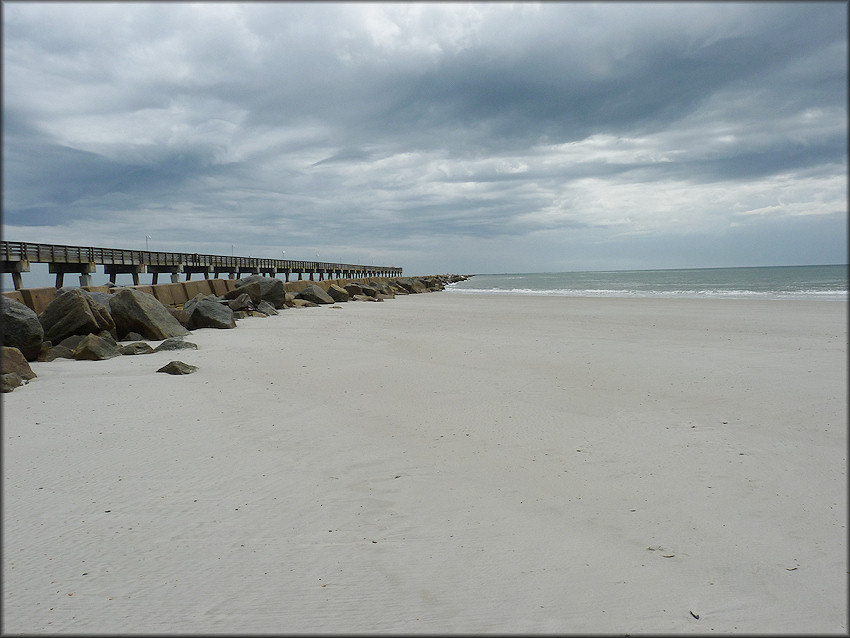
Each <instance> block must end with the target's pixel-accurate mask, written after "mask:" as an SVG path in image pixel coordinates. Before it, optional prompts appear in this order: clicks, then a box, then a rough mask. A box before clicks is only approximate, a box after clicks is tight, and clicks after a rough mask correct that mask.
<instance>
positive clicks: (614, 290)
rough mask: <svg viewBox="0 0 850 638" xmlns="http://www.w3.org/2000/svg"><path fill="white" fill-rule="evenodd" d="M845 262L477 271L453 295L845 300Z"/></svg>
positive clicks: (451, 288) (455, 287) (453, 288)
mask: <svg viewBox="0 0 850 638" xmlns="http://www.w3.org/2000/svg"><path fill="white" fill-rule="evenodd" d="M847 271H848V267H847V265H831V266H769V267H747V268H687V269H679V270H610V271H599V272H543V273H504V274H479V275H475V276H474V277H471V278H469V279H467V280H466V281H461V282H458V283H456V284H451V285H450V286H448V287H447V288H446V290H447V291H449V292H451V293H454V294H473V295H474V294H479V295H498V294H515V295H560V296H567V297H723V298H747V299H821V300H825V301H846V300H847Z"/></svg>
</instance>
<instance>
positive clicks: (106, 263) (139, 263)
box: [0, 241, 402, 290]
mask: <svg viewBox="0 0 850 638" xmlns="http://www.w3.org/2000/svg"><path fill="white" fill-rule="evenodd" d="M0 262H2V272H4V273H10V274H11V275H12V281H13V283H14V285H15V290H20V289H21V288H22V287H23V279H22V273H25V272H29V271H30V264H31V263H40V264H48V266H49V272H50V273H52V274H54V273H55V274H56V288H61V287H62V285H63V282H64V276H65V274H67V273H74V274H79V276H80V286H91V285H92V284H91V275H92V273H94V272H97V266H103V271H104V273H105V274H107V275H109V280H110V281H111V282H112V283H115V277H116V275H119V274H129V275H132V277H133V284H134V285H136V286H138V285H139V274H141V273H143V272H148V273H152V275H153V281H152V282H151V283H152V284H157V283H158V279H159V275H160V274H161V273H162V274H170V275H171V281H172V282H173V283H176V282H178V281H180V273H184V274H185V275H186V281H189V280H190V279H191V278H192V275H193V274H202V275H203V276H204V278H205V279H209V278H210V277H211V276H212V277H213V278H218V277H219V275H221V274H222V273H227V274H228V277H229V278H230V279H236V278H237V277H240V276H242V275H245V274H255V275H260V274H262V275H269V276H271V277H274V276H275V275H277V274H283V275H284V280H285V281H289V277H290V276H291V275H298V279H299V280H300V279H302V278H303V276H304V275H308V276H309V279H310V280H314V277H317V278H318V280H319V281H322V280H323V279H325V278H328V279H330V278H334V279H340V278H346V279H358V278H363V277H400V276H401V274H402V269H401V268H400V267H398V266H361V265H355V264H336V263H328V262H322V261H294V260H289V259H264V258H262V257H233V256H224V255H202V254H198V253H165V252H158V251H147V250H122V249H118V248H95V247H91V246H62V245H57V244H30V243H27V242H14V241H0Z"/></svg>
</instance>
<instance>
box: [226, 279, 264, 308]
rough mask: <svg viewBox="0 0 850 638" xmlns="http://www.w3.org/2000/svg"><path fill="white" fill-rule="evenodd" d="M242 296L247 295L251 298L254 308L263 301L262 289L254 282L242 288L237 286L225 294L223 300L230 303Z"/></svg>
mask: <svg viewBox="0 0 850 638" xmlns="http://www.w3.org/2000/svg"><path fill="white" fill-rule="evenodd" d="M244 294H247V295H248V296H249V297H250V298H251V303H252V304H254V305H255V306H256V305H257V304H258V303H260V302H261V301H262V300H263V289H262V288H261V287H260V284H258V283H257V282H256V281H252V282H249V283H247V284H245V285H243V286H237V287H236V288H234V289H233V290H230V291H228V292H227V293H225V295H224V298H225V299H226V300H228V301H230V300H231V299H236V298H238V297H239V295H244Z"/></svg>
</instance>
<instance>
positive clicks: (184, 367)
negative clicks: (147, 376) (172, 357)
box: [157, 361, 198, 374]
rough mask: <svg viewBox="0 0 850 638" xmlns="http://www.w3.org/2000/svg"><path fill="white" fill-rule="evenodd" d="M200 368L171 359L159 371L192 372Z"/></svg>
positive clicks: (167, 372) (172, 372) (168, 372)
mask: <svg viewBox="0 0 850 638" xmlns="http://www.w3.org/2000/svg"><path fill="white" fill-rule="evenodd" d="M197 369H198V366H193V365H190V364H188V363H183V362H182V361H169V362H168V363H166V364H165V365H164V366H162V367H161V368H160V369H159V370H157V372H164V373H166V374H192V373H193V372H195V371H196V370H197Z"/></svg>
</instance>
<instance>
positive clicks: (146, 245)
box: [145, 235, 152, 252]
mask: <svg viewBox="0 0 850 638" xmlns="http://www.w3.org/2000/svg"><path fill="white" fill-rule="evenodd" d="M149 239H152V237H151V236H150V235H145V251H146V252H147V251H149V250H150V248H149V247H148V240H149Z"/></svg>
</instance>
